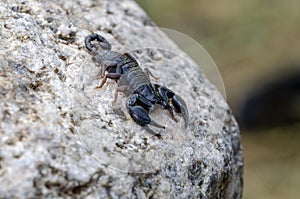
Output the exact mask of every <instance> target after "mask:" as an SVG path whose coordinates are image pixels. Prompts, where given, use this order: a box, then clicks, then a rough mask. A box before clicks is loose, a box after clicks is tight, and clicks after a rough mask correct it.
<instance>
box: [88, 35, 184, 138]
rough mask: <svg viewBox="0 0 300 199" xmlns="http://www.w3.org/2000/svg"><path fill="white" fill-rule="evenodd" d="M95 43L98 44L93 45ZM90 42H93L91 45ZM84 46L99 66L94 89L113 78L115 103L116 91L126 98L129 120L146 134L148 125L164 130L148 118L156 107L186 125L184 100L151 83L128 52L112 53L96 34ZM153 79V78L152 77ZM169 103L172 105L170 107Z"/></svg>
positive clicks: (104, 41) (146, 71)
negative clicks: (97, 84) (166, 111)
mask: <svg viewBox="0 0 300 199" xmlns="http://www.w3.org/2000/svg"><path fill="white" fill-rule="evenodd" d="M93 41H97V43H95V42H93ZM92 42H93V43H92ZM85 46H86V48H87V49H88V51H89V53H90V54H91V55H92V56H93V61H94V62H96V63H99V64H101V65H102V67H103V68H102V77H104V79H103V80H102V82H101V84H100V85H99V86H97V87H96V88H102V87H103V85H104V84H105V82H106V80H107V78H109V79H114V80H116V81H117V83H118V87H117V89H116V93H115V99H114V102H115V101H116V100H117V97H118V92H124V93H125V95H126V96H128V98H129V99H128V102H127V109H128V112H129V114H130V116H131V118H132V119H133V120H134V121H135V122H136V123H137V124H139V125H140V126H142V127H143V128H144V129H146V130H147V131H148V132H150V133H153V134H155V135H158V134H156V133H154V132H153V131H152V130H151V129H150V128H149V127H148V125H152V126H155V127H158V128H165V127H164V126H162V125H160V124H158V123H157V122H155V121H153V120H151V118H150V117H149V115H148V114H149V110H150V108H152V107H154V106H155V105H156V104H158V105H160V106H161V107H162V108H163V109H166V110H168V112H169V113H170V116H171V118H172V119H173V120H174V121H176V122H177V119H176V118H175V117H174V111H175V112H176V113H178V114H181V115H182V117H183V119H184V123H185V128H186V127H187V123H188V117H189V114H188V110H187V106H186V104H185V102H184V100H183V99H182V98H181V97H180V96H178V95H176V94H175V93H174V92H173V91H171V90H170V89H168V88H166V87H163V86H161V85H159V84H154V83H151V81H150V77H149V75H151V76H153V75H152V73H151V72H150V71H149V70H145V71H143V70H142V69H141V68H140V67H139V64H138V62H137V61H136V59H135V58H134V57H133V56H131V55H130V54H128V53H124V54H120V53H118V52H114V51H111V45H110V43H109V42H108V41H107V40H106V39H105V38H104V37H102V36H101V35H99V34H91V35H89V36H87V37H86V38H85ZM153 77H154V76H153ZM170 104H172V106H171V105H170Z"/></svg>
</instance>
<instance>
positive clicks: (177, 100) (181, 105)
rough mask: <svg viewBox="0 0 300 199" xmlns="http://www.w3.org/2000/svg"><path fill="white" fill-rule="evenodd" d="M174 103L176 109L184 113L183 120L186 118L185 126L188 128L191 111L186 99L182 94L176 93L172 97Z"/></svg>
mask: <svg viewBox="0 0 300 199" xmlns="http://www.w3.org/2000/svg"><path fill="white" fill-rule="evenodd" d="M172 104H173V107H174V109H175V111H176V112H177V113H180V114H181V115H182V117H183V120H184V127H185V128H186V127H187V125H188V120H189V112H188V109H187V106H186V104H185V102H184V100H183V99H182V98H181V97H180V96H178V95H174V96H173V97H172Z"/></svg>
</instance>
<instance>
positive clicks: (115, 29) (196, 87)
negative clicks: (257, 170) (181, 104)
mask: <svg viewBox="0 0 300 199" xmlns="http://www.w3.org/2000/svg"><path fill="white" fill-rule="evenodd" d="M151 26H154V24H153V23H152V22H151V20H149V19H148V17H147V15H146V14H145V13H144V12H143V11H142V10H141V9H140V8H139V7H138V6H137V5H136V3H135V2H134V1H131V0H109V1H103V0H102V1H101V0H99V1H96V0H75V1H73V0H72V1H71V0H53V1H38V0H4V1H1V2H0V40H1V45H0V107H1V109H0V136H1V137H0V138H1V139H0V185H1V186H0V198H241V195H242V187H243V185H242V182H243V181H242V175H243V159H242V148H241V145H240V133H239V129H238V126H237V123H236V121H235V120H234V118H233V116H232V114H231V111H230V109H229V107H228V105H227V104H226V102H225V101H224V99H223V98H222V96H221V95H220V94H219V92H218V91H216V90H215V88H214V87H213V86H212V85H211V84H210V83H209V82H208V80H207V79H206V78H205V76H204V75H203V74H202V73H201V72H199V71H198V70H197V69H195V66H193V64H192V62H191V61H190V60H189V58H188V57H186V56H179V54H180V55H183V53H182V52H180V50H179V49H178V48H177V47H176V45H174V43H173V42H172V41H171V40H169V39H168V38H167V37H166V35H165V34H164V33H162V32H161V31H160V30H159V29H139V28H144V27H151ZM92 32H97V33H99V34H102V35H103V36H105V37H106V38H107V39H108V40H109V41H110V42H111V43H112V46H113V50H115V51H120V52H124V51H127V50H130V51H132V55H133V56H135V57H136V58H137V60H138V61H139V63H141V65H142V67H144V66H145V65H146V66H147V67H148V68H149V69H150V70H151V71H152V72H153V73H154V75H155V76H158V77H159V79H158V80H153V81H157V82H159V83H161V84H163V85H165V86H167V87H168V88H170V89H172V90H174V91H175V92H176V93H177V94H178V95H180V96H182V97H183V98H184V99H185V101H186V102H187V106H188V109H189V112H190V120H189V125H188V128H187V129H184V128H183V121H182V120H180V116H176V117H177V118H178V120H179V122H177V123H176V122H174V121H173V120H171V119H170V118H169V116H168V114H167V113H166V112H165V111H163V110H160V109H157V110H155V111H153V112H151V117H153V118H154V119H155V120H156V121H158V122H159V123H163V124H165V125H166V126H167V128H166V130H161V131H160V133H161V134H162V139H158V138H157V137H155V136H153V135H151V134H149V133H148V132H146V131H144V130H142V128H141V127H140V126H138V125H136V124H135V123H134V122H133V121H132V120H131V119H130V117H129V116H128V113H127V111H126V108H125V104H126V96H124V95H122V94H120V95H119V98H118V101H117V103H116V104H114V105H112V104H111V102H112V100H113V98H114V90H115V88H116V84H115V83H114V81H108V83H107V84H106V85H105V86H104V87H103V88H102V89H100V90H95V87H96V86H97V85H98V84H99V81H100V78H99V74H100V71H101V68H100V67H101V66H99V65H97V64H95V63H94V62H93V60H92V57H91V55H89V53H88V52H87V51H86V49H85V47H84V38H85V37H86V36H87V35H89V34H91V33H92ZM153 46H156V47H161V49H157V48H155V47H153ZM147 47H148V48H147ZM166 49H167V50H166ZM156 130H158V129H156Z"/></svg>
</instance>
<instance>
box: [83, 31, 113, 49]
mask: <svg viewBox="0 0 300 199" xmlns="http://www.w3.org/2000/svg"><path fill="white" fill-rule="evenodd" d="M95 40H97V41H98V42H99V44H100V46H101V48H102V49H103V50H110V49H111V45H110V43H109V42H108V41H107V40H106V39H105V38H104V37H102V36H101V35H99V34H97V33H93V34H90V35H89V36H87V37H86V38H85V46H86V48H87V49H88V50H89V51H95V50H97V48H96V46H95V45H94V44H92V41H95Z"/></svg>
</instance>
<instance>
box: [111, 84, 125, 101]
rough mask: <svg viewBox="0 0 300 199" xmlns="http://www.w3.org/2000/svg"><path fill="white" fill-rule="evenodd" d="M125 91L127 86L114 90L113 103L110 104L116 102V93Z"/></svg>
mask: <svg viewBox="0 0 300 199" xmlns="http://www.w3.org/2000/svg"><path fill="white" fill-rule="evenodd" d="M127 89H128V86H119V87H118V88H116V91H115V98H114V101H113V102H112V104H115V103H116V102H117V99H118V93H119V92H125V91H126V90H127Z"/></svg>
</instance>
